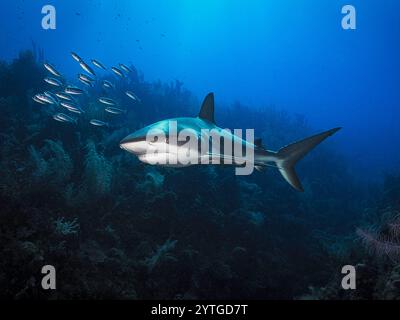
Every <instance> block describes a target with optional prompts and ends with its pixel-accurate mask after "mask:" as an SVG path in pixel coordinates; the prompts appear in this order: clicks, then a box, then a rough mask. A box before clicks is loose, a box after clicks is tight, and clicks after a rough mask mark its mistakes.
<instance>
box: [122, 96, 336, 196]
mask: <svg viewBox="0 0 400 320" xmlns="http://www.w3.org/2000/svg"><path fill="white" fill-rule="evenodd" d="M340 129H341V128H334V129H331V130H328V131H325V132H322V133H320V134H316V135H314V136H311V137H308V138H306V139H304V140H301V141H298V142H295V143H292V144H289V145H287V146H285V147H283V148H281V149H280V150H278V151H271V150H267V149H266V148H265V147H263V145H262V142H261V140H260V139H255V140H254V134H251V132H250V133H249V134H247V132H246V140H245V139H242V138H241V136H240V135H238V134H233V133H232V132H231V131H230V130H228V129H222V128H220V127H218V126H217V125H216V123H215V120H214V94H213V93H209V94H208V95H207V96H206V98H205V99H204V102H203V104H202V106H201V110H200V113H199V115H198V116H197V117H194V118H189V117H186V118H173V119H167V120H162V121H159V122H156V123H154V124H151V125H149V126H147V127H145V128H143V129H140V130H138V131H136V132H134V133H132V134H130V135H128V136H127V137H125V138H124V139H123V140H122V141H121V142H120V147H121V148H122V149H125V150H127V151H128V152H131V153H133V154H134V155H136V156H137V157H138V158H139V160H140V161H142V162H144V163H148V164H153V165H163V166H173V167H186V166H190V165H194V164H220V165H232V166H235V167H236V169H238V168H241V169H245V168H247V169H248V170H246V171H244V173H239V174H250V173H252V172H253V169H254V168H255V169H257V170H259V171H262V170H263V169H265V168H266V167H269V166H272V167H275V168H277V169H278V170H279V171H280V173H281V174H282V176H283V177H284V178H285V180H286V181H287V182H288V183H289V184H290V185H291V186H292V187H293V188H295V189H296V190H298V191H303V187H302V185H301V182H300V180H299V178H298V176H297V174H296V171H295V165H296V163H297V162H298V161H299V160H300V159H302V158H303V157H304V156H305V155H306V154H307V153H308V152H310V151H311V150H312V149H313V148H314V147H316V146H317V145H318V144H319V143H321V142H322V141H323V140H325V139H326V138H328V137H329V136H331V135H333V134H334V133H336V132H337V131H338V130H340ZM246 131H247V130H246ZM235 133H236V130H235ZM210 140H212V141H213V142H214V143H212V144H211V145H210ZM244 150H245V152H244ZM237 172H238V171H237Z"/></svg>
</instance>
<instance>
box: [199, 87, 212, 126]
mask: <svg viewBox="0 0 400 320" xmlns="http://www.w3.org/2000/svg"><path fill="white" fill-rule="evenodd" d="M199 118H200V119H203V120H207V121H209V122H212V123H215V119H214V93H212V92H210V93H209V94H208V95H207V96H206V97H205V98H204V101H203V104H202V105H201V109H200V113H199Z"/></svg>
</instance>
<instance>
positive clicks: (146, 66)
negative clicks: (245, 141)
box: [0, 0, 400, 177]
mask: <svg viewBox="0 0 400 320" xmlns="http://www.w3.org/2000/svg"><path fill="white" fill-rule="evenodd" d="M350 3H351V4H352V5H354V6H355V7H356V9H357V30H355V31H345V30H343V29H342V28H341V19H342V14H341V8H342V6H343V5H345V4H348V1H337V0H329V1H322V0H321V1H307V0H304V1H300V0H299V1H293V0H280V1H266V0H264V1H236V0H226V1H223V0H217V1H216V0H201V1H200V0H199V1H189V0H187V1H183V0H182V1H177V0H174V1H172V0H169V1H161V0H159V1H155V0H150V1H149V0H147V1H132V0H118V1H105V0H102V1H100V0H93V1H89V0H87V1H76V0H74V1H65V0H64V1H54V0H47V1H36V0H35V1H32V0H25V1H22V0H3V1H1V4H0V8H1V11H0V48H1V53H0V58H1V59H6V60H10V59H13V58H14V57H16V56H17V55H18V52H19V51H20V50H22V49H27V48H31V41H32V40H33V41H35V42H36V43H37V44H38V45H39V46H40V47H42V48H43V49H44V50H45V57H46V59H48V60H49V61H51V62H52V63H53V64H55V65H56V66H57V67H58V68H59V69H60V70H61V71H62V72H64V73H67V74H68V73H69V74H70V75H71V76H73V75H75V74H76V73H78V72H79V71H80V70H79V66H77V65H76V64H75V63H74V62H73V60H72V59H71V58H70V56H69V52H70V51H72V50H73V51H76V52H78V53H79V54H80V55H81V56H82V57H84V58H98V59H99V60H101V61H103V62H104V63H105V64H107V65H110V64H117V63H118V62H126V63H133V64H134V65H135V66H137V68H138V69H139V70H141V71H143V73H144V75H145V77H146V79H149V80H157V79H161V80H162V81H172V80H175V79H179V80H181V81H183V82H184V83H185V86H186V87H187V88H188V89H189V90H191V91H193V92H194V93H195V94H196V95H197V96H198V97H199V99H201V98H202V96H203V95H205V94H206V93H207V92H209V91H214V92H215V93H216V99H217V103H218V105H219V107H220V108H223V105H228V104H230V103H233V102H235V101H240V102H242V103H244V104H247V105H250V106H252V107H258V106H263V105H275V106H276V107H278V108H283V109H286V110H289V111H290V112H292V113H301V114H305V115H306V117H307V119H309V121H310V123H311V125H312V126H313V127H314V128H315V130H322V129H329V128H331V127H336V126H343V127H344V130H343V131H342V132H341V133H340V134H338V135H337V141H338V146H340V148H341V149H342V150H343V153H344V154H345V155H346V156H347V157H348V158H349V159H350V160H351V161H352V163H353V164H354V168H355V169H358V171H359V173H361V174H362V175H363V174H365V173H367V174H366V176H369V177H378V176H379V175H378V174H379V173H381V172H385V171H389V170H392V169H393V168H395V167H398V166H399V164H400V152H399V148H398V145H399V141H400V139H399V138H400V129H399V125H398V120H399V118H400V117H399V116H400V111H399V98H400V90H399V88H398V87H399V83H400V82H399V77H400V76H399V75H400V72H399V71H400V64H399V56H400V45H399V41H398V39H399V35H400V19H398V17H399V12H400V2H399V1H396V0H392V1H390V0H383V1H378V0H363V1H354V0H352V1H351V2H350ZM45 4H53V5H54V6H55V7H56V9H57V30H55V31H44V30H42V29H41V18H42V15H41V8H42V6H43V5H45Z"/></svg>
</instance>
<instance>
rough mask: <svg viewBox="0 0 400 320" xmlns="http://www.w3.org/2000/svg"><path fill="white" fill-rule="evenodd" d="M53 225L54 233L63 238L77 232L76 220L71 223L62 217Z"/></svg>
mask: <svg viewBox="0 0 400 320" xmlns="http://www.w3.org/2000/svg"><path fill="white" fill-rule="evenodd" d="M54 225H55V231H56V233H58V234H60V235H63V236H67V235H71V234H76V233H78V230H79V223H78V220H77V218H75V219H74V220H71V221H67V220H65V218H64V217H61V218H58V219H57V220H56V221H55V222H54Z"/></svg>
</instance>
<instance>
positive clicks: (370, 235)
mask: <svg viewBox="0 0 400 320" xmlns="http://www.w3.org/2000/svg"><path fill="white" fill-rule="evenodd" d="M357 235H358V236H359V237H360V239H361V240H362V242H363V243H364V245H365V246H366V248H367V249H368V250H369V251H370V253H371V254H374V255H376V256H378V257H384V256H387V257H389V258H390V259H391V260H394V261H398V260H400V242H399V241H398V239H397V238H395V237H393V236H391V235H388V236H385V235H380V234H379V233H376V232H373V231H367V230H363V229H357Z"/></svg>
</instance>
